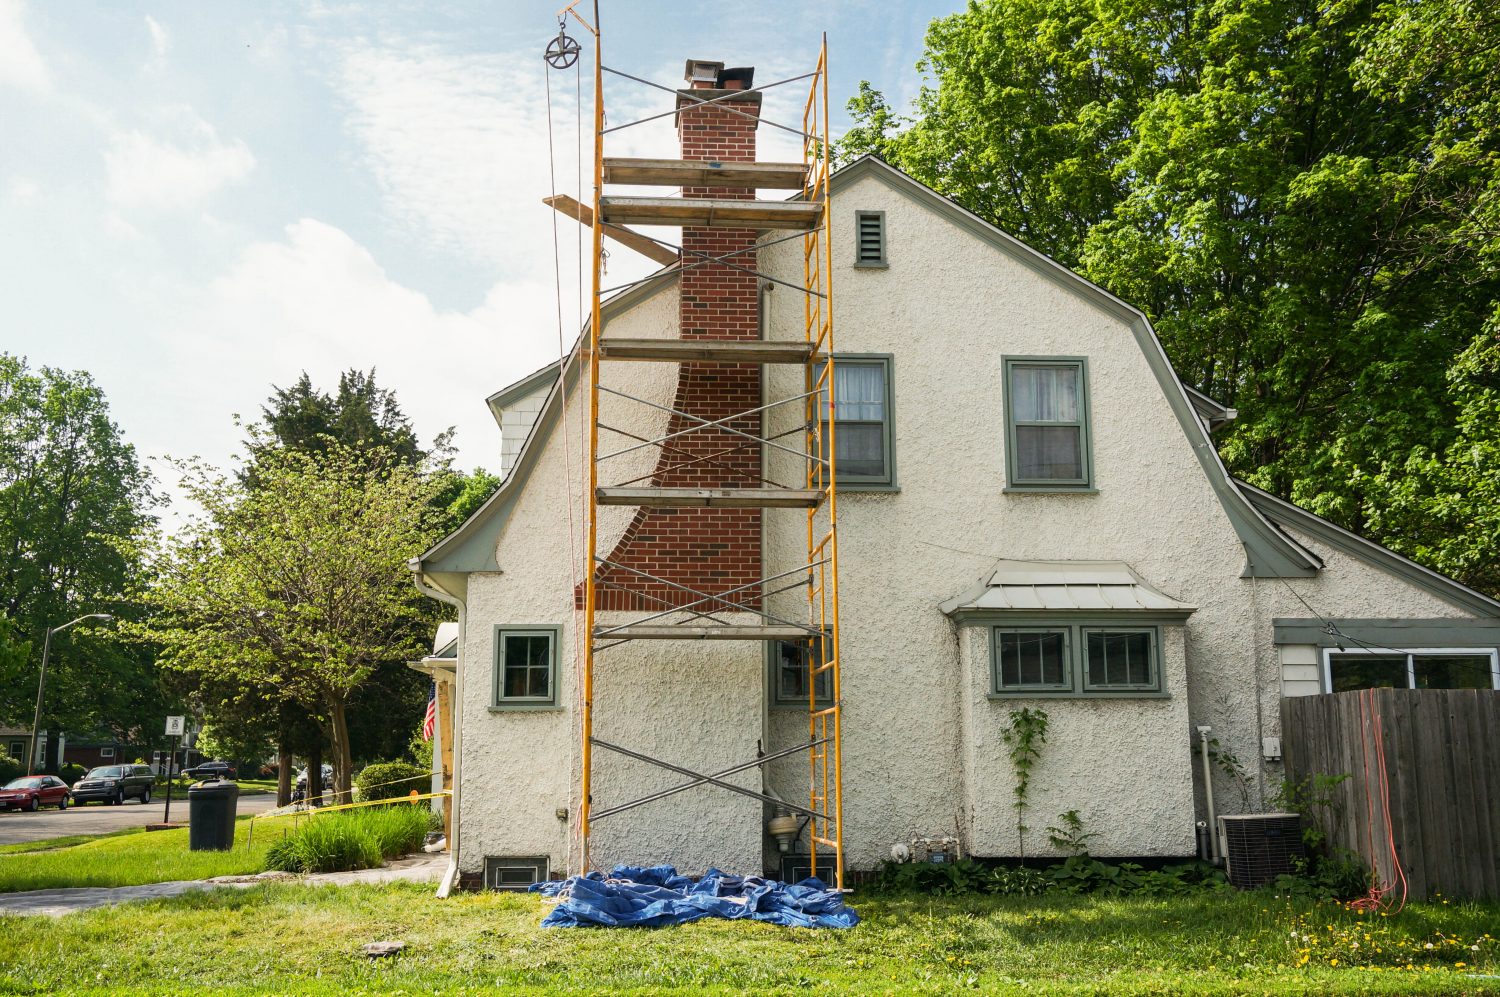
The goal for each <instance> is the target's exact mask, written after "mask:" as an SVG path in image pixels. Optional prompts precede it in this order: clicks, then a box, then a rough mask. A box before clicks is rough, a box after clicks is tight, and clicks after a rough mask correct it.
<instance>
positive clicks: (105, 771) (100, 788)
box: [73, 765, 156, 806]
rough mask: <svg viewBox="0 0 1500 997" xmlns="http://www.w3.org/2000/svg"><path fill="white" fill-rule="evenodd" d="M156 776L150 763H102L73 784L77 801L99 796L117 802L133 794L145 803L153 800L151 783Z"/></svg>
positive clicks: (119, 802)
mask: <svg viewBox="0 0 1500 997" xmlns="http://www.w3.org/2000/svg"><path fill="white" fill-rule="evenodd" d="M155 785H156V776H155V775H154V774H153V773H152V771H151V767H150V766H149V765H100V766H99V767H98V768H93V769H89V773H88V775H86V776H84V777H83V778H82V779H79V780H78V781H77V782H75V783H74V784H73V802H75V803H87V802H88V801H89V800H99V801H100V802H101V803H113V804H115V805H116V806H118V805H120V804H121V803H124V802H125V798H126V797H128V796H133V797H135V798H136V799H138V800H140V801H141V802H142V803H150V802H151V787H153V786H155Z"/></svg>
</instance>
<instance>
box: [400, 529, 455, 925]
mask: <svg viewBox="0 0 1500 997" xmlns="http://www.w3.org/2000/svg"><path fill="white" fill-rule="evenodd" d="M407 567H409V568H410V569H411V580H412V584H413V585H415V586H416V587H417V591H418V592H421V593H422V594H423V595H425V596H428V597H429V598H433V599H436V600H437V601H438V602H446V603H447V604H448V605H450V606H453V607H455V608H456V609H457V610H458V656H457V659H456V661H455V664H454V669H453V798H452V800H451V801H450V805H451V807H452V810H453V821H452V826H451V827H449V828H448V834H449V835H450V837H449V841H448V868H447V870H446V871H445V872H444V873H443V879H442V882H440V883H439V884H438V888H437V897H438V899H439V900H442V899H445V898H447V896H448V894H450V893H451V892H453V888H454V887H455V886H457V885H458V841H459V831H458V829H459V827H460V826H461V824H462V821H461V820H460V819H459V815H460V813H461V811H460V809H459V802H458V801H459V787H460V786H461V785H463V780H462V778H460V776H461V773H462V766H463V762H462V759H463V736H464V725H463V724H462V723H460V722H459V717H460V716H461V715H462V713H463V701H464V634H465V632H466V631H467V629H468V627H467V616H468V607H467V606H465V605H464V602H463V600H462V599H459V598H457V597H456V596H452V595H449V594H448V593H447V592H444V591H443V590H442V589H439V588H434V587H433V586H431V585H429V584H427V582H426V581H424V580H423V575H422V562H421V561H420V560H418V559H416V558H413V559H412V560H410V561H408V562H407Z"/></svg>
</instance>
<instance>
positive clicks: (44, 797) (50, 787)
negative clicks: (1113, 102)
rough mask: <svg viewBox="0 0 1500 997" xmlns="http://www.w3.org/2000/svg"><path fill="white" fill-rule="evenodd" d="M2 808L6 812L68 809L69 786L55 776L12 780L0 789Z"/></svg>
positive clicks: (26, 777)
mask: <svg viewBox="0 0 1500 997" xmlns="http://www.w3.org/2000/svg"><path fill="white" fill-rule="evenodd" d="M0 807H4V808H5V809H6V810H30V811H31V812H32V813H36V812H37V811H38V810H39V809H41V808H42V807H56V808H57V809H59V810H66V809H68V784H67V783H65V782H63V781H62V780H61V779H59V778H58V777H57V776H55V775H27V776H22V777H21V778H19V779H12V780H11V781H10V782H7V783H6V784H5V785H4V786H3V787H0Z"/></svg>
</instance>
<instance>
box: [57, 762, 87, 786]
mask: <svg viewBox="0 0 1500 997" xmlns="http://www.w3.org/2000/svg"><path fill="white" fill-rule="evenodd" d="M87 772H88V769H86V768H84V767H83V766H82V765H76V764H73V763H72V762H69V763H68V764H67V765H64V766H63V767H62V771H61V772H58V773H57V777H58V778H59V779H61V780H62V781H63V782H65V783H67V784H68V785H69V786H71V785H73V783H75V782H77V781H78V780H79V779H82V778H83V777H84V774H85V773H87Z"/></svg>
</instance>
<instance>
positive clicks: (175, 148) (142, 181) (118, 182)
mask: <svg viewBox="0 0 1500 997" xmlns="http://www.w3.org/2000/svg"><path fill="white" fill-rule="evenodd" d="M192 131H193V132H194V135H193V138H192V141H191V142H190V143H189V144H186V145H177V144H173V143H170V142H166V141H162V140H160V139H157V138H154V137H152V136H150V135H147V134H145V133H144V132H141V131H129V132H117V133H115V135H114V136H113V137H112V138H111V140H110V145H109V148H108V149H106V150H105V152H104V164H105V167H106V169H107V171H108V193H109V199H110V201H112V202H113V203H114V204H116V205H119V206H121V207H124V208H147V209H166V208H180V207H185V206H188V205H191V204H194V203H196V202H197V201H200V200H202V199H203V198H205V197H207V196H209V195H210V194H212V193H214V192H215V191H217V190H219V189H220V188H221V187H225V186H228V185H229V184H232V183H237V182H238V181H240V180H243V179H244V178H245V177H246V176H248V175H249V173H250V171H251V170H252V169H254V168H255V157H254V156H253V155H251V153H250V149H249V147H247V146H246V145H245V143H244V142H242V141H239V140H238V139H236V140H235V141H233V142H229V143H224V142H221V141H220V140H219V138H218V135H217V134H216V133H215V132H214V130H213V128H212V126H210V125H208V124H207V123H205V122H202V121H196V123H195V125H194V127H193V128H192Z"/></svg>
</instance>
